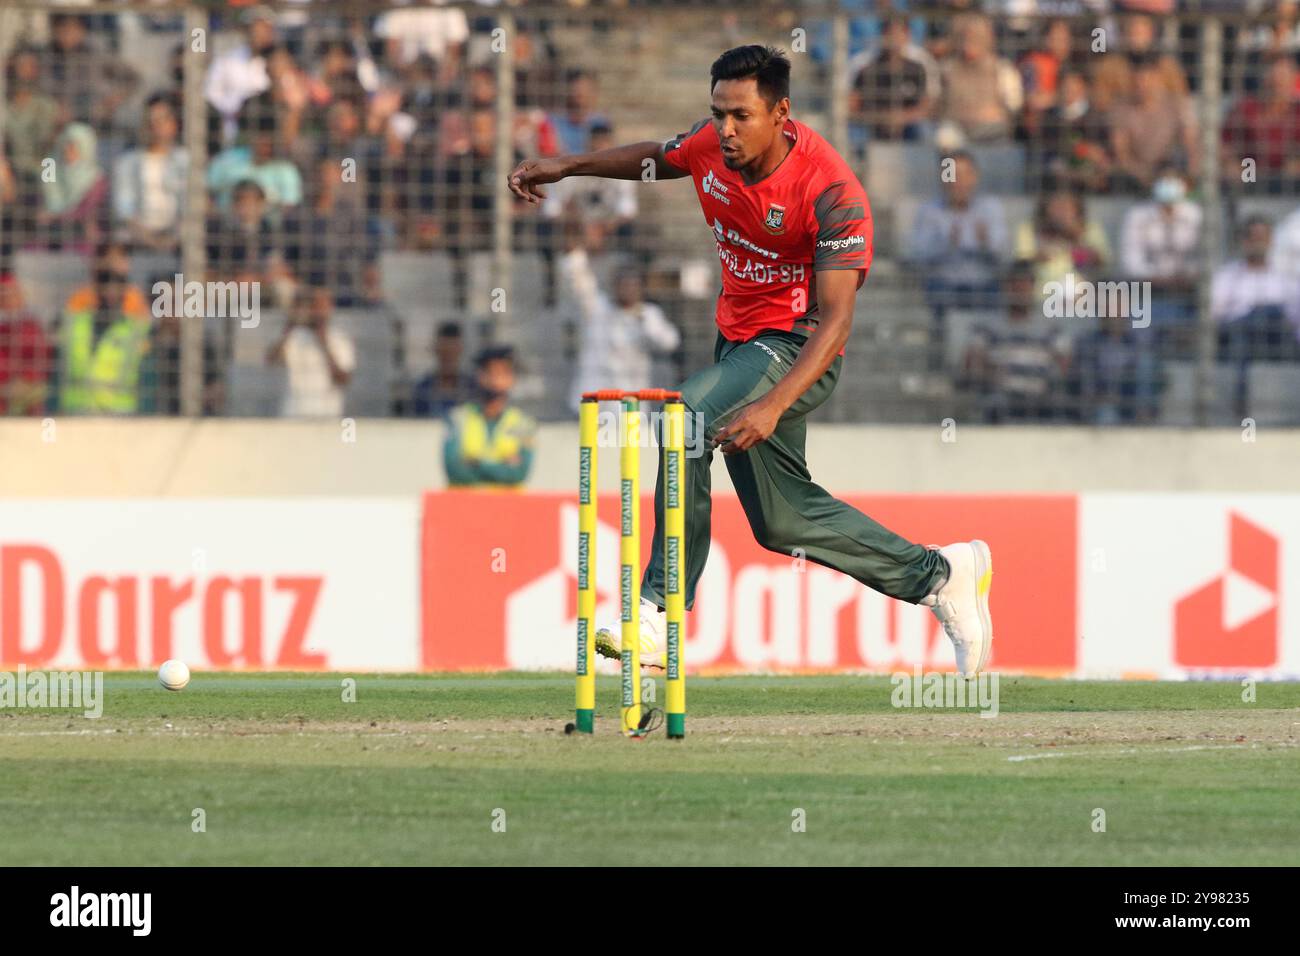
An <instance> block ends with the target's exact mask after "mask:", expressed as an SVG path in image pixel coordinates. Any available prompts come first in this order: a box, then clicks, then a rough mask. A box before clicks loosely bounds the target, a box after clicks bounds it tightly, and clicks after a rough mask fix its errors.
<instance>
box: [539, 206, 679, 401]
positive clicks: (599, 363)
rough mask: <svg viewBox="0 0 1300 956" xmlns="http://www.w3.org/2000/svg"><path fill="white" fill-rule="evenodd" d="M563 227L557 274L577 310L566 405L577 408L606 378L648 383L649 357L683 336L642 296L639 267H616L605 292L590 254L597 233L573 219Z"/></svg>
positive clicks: (629, 384) (624, 384)
mask: <svg viewBox="0 0 1300 956" xmlns="http://www.w3.org/2000/svg"><path fill="white" fill-rule="evenodd" d="M565 227H566V228H565V253H564V256H563V258H562V259H561V261H560V274H561V275H562V276H563V277H564V286H565V289H566V291H567V292H568V294H569V298H570V299H571V300H572V301H573V303H574V304H575V305H576V306H577V310H578V322H577V323H576V325H577V329H578V342H579V351H578V368H577V371H576V373H575V375H574V378H573V386H572V388H571V390H570V393H569V406H570V408H572V409H573V411H574V412H575V413H576V412H577V411H578V407H579V405H580V403H581V401H582V393H583V392H592V391H595V390H597V389H600V388H609V387H610V386H609V383H610V382H618V383H619V387H620V388H626V389H629V390H631V389H642V388H650V387H651V386H652V385H653V382H652V381H651V379H652V378H653V375H652V372H653V359H654V357H655V356H657V355H669V354H671V353H672V352H673V351H675V350H676V348H677V347H678V346H679V345H680V344H681V340H682V337H681V333H680V332H678V330H677V328H676V327H675V326H674V325H673V324H672V323H670V322H669V321H668V319H667V318H666V317H665V316H664V313H663V309H661V308H659V306H657V305H655V304H654V303H653V302H646V301H645V298H644V293H645V283H644V281H643V279H642V277H641V273H640V271H639V270H637V269H635V268H631V267H628V266H624V267H623V268H621V269H619V270H618V271H617V272H615V274H614V295H613V297H612V298H611V297H610V296H609V295H607V294H606V293H605V291H604V290H602V289H601V288H600V285H599V282H598V280H597V279H596V273H595V270H593V269H592V265H591V259H590V257H589V252H591V251H595V250H594V249H593V246H592V244H591V243H592V241H593V239H595V240H596V241H599V233H597V234H595V235H593V234H591V233H589V232H587V231H586V230H585V229H584V228H583V224H582V222H581V221H580V220H578V219H577V218H572V219H570V220H568V221H567V222H566V223H565ZM595 248H599V246H596V247H595Z"/></svg>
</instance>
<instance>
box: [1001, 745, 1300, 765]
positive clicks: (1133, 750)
mask: <svg viewBox="0 0 1300 956" xmlns="http://www.w3.org/2000/svg"><path fill="white" fill-rule="evenodd" d="M1259 746H1260V745H1259V744H1249V745H1247V744H1195V745H1193V746H1191V747H1128V748H1126V749H1124V750H1101V751H1096V750H1092V751H1089V750H1068V751H1064V752H1059V753H1046V754H1016V755H1015V756H1012V757H1008V758H1007V760H1008V761H1010V762H1011V763H1019V762H1020V761H1022V760H1048V759H1050V758H1053V757H1123V756H1126V755H1128V754H1151V753H1156V754H1176V753H1185V752H1187V751H1189V750H1255V749H1256V748H1258V747H1259ZM1264 746H1266V747H1294V746H1296V745H1295V744H1286V743H1277V744H1266V745H1264Z"/></svg>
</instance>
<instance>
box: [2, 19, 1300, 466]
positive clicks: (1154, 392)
mask: <svg viewBox="0 0 1300 956" xmlns="http://www.w3.org/2000/svg"><path fill="white" fill-rule="evenodd" d="M745 42H766V43H773V44H776V45H779V46H782V47H783V48H785V49H787V50H788V51H790V53H791V56H792V60H793V62H794V81H793V90H792V100H793V113H794V115H795V116H796V118H799V119H802V120H803V121H805V122H807V123H809V124H810V125H812V126H813V127H814V128H816V129H818V130H819V131H820V132H822V134H823V135H825V136H826V137H827V138H828V139H830V140H831V141H832V143H834V144H836V145H837V146H838V147H839V148H841V150H842V151H843V152H844V153H845V155H846V156H847V157H849V158H850V160H851V162H852V164H853V165H854V167H855V169H856V170H857V171H858V172H859V176H860V178H861V179H862V181H863V182H864V184H866V186H867V190H868V195H869V197H870V199H871V202H872V207H873V212H874V216H875V262H874V265H873V269H872V273H871V277H870V278H869V280H868V285H867V287H866V290H865V293H864V294H863V295H861V296H859V305H858V314H857V317H856V321H855V330H854V333H853V337H852V339H851V340H850V344H849V346H848V353H847V354H848V364H847V365H846V371H845V376H844V378H843V380H842V381H841V384H840V387H839V389H838V391H837V394H836V396H835V398H834V399H833V400H832V402H831V403H829V405H828V406H827V410H826V417H827V418H828V419H829V420H837V421H872V422H937V421H940V420H942V419H943V418H947V417H952V418H954V419H956V420H959V421H960V420H974V421H984V422H991V423H1002V422H1036V423H1048V422H1051V423H1056V422H1060V423H1078V424H1171V425H1195V424H1200V425H1206V424H1211V425H1212V424H1225V423H1228V422H1240V420H1241V419H1242V418H1244V417H1252V418H1254V419H1256V420H1258V421H1259V422H1261V423H1265V422H1267V423H1280V424H1297V423H1300V340H1298V338H1297V335H1298V333H1300V212H1298V211H1297V208H1298V207H1300V69H1298V67H1297V63H1298V62H1300V61H1298V59H1297V57H1298V56H1300V9H1298V8H1297V4H1296V3H1295V2H1290V0H1279V2H1270V3H1252V2H1249V0H1242V2H1233V3H1226V2H1217V3H1216V2H1174V0H1131V2H1124V0H1052V2H1048V0H989V2H981V0H929V2H925V0H894V2H886V0H843V2H840V3H833V2H831V3H809V4H798V3H789V2H787V3H781V4H775V3H771V4H764V3H759V4H752V5H748V6H747V7H746V8H745V9H744V11H743V12H742V11H738V10H721V9H716V8H710V7H708V6H705V5H696V4H691V3H681V2H679V3H662V2H661V3H656V2H631V0H629V2H626V3H599V2H591V3H569V4H565V3H560V2H556V3H550V4H534V3H531V2H529V3H520V4H472V3H466V4H440V3H426V2H412V3H405V4H403V3H384V2H378V0H373V2H372V0H349V2H344V3H329V4H323V3H322V4H316V3H311V2H308V0H301V2H286V3H280V4H278V5H276V6H251V5H249V4H246V3H216V4H204V5H202V6H196V7H194V8H191V9H188V10H178V9H174V8H167V9H162V8H159V7H156V6H155V5H153V4H150V3H148V2H145V0H139V2H137V3H130V2H128V3H112V4H108V3H104V4H98V5H95V4H91V5H86V6H80V5H72V4H59V5H57V6H53V5H46V6H45V7H44V8H43V7H42V6H41V5H39V4H36V3H32V4H29V5H26V6H24V5H22V4H21V3H19V4H17V5H15V6H7V7H6V8H5V9H4V10H0V58H2V60H3V64H4V69H3V89H2V91H0V104H2V105H0V414H8V415H35V416H44V415H53V414H117V415H179V414H188V415H227V416H241V415H242V416H250V415H252V416H271V415H285V416H313V417H334V418H339V417H343V416H360V415H366V416H416V417H445V418H447V419H448V420H449V421H450V422H451V423H452V424H453V425H454V426H455V427H454V429H453V430H452V434H451V436H450V438H449V441H450V442H451V443H452V445H454V452H455V453H454V454H453V453H452V452H449V455H451V457H449V459H448V461H449V465H448V473H449V475H452V474H453V473H454V472H455V469H461V470H460V471H459V472H455V473H459V474H461V475H463V476H464V477H465V480H466V482H469V481H471V480H487V479H484V477H483V475H478V476H477V477H475V475H474V474H473V473H472V471H473V468H475V467H479V466H480V465H481V464H482V462H481V461H480V460H479V459H476V458H475V456H474V455H473V454H470V453H468V452H467V453H464V454H462V451H463V449H464V448H468V447H470V446H474V443H475V442H479V443H480V444H482V443H483V442H486V443H487V444H488V445H489V446H495V445H502V447H504V448H505V452H503V453H502V454H501V455H499V456H498V459H495V460H498V464H499V466H500V468H502V469H505V470H504V471H502V472H501V473H500V474H501V476H503V477H502V479H501V480H502V481H503V482H504V483H511V482H510V480H509V479H510V478H511V476H512V475H514V473H515V472H514V471H511V470H510V469H512V468H514V469H518V468H520V467H522V468H523V470H524V471H526V469H527V463H526V460H525V459H526V457H527V455H526V448H527V444H528V441H527V436H528V434H529V432H530V429H531V427H532V422H533V421H534V420H536V419H544V420H545V419H564V418H568V417H572V416H573V415H574V410H575V408H576V399H577V396H578V394H579V393H580V392H581V391H583V390H585V389H589V388H598V387H622V388H641V387H648V386H651V385H655V386H672V385H674V384H675V383H676V382H678V381H680V379H681V378H683V377H684V376H685V375H686V374H689V372H690V371H692V370H694V369H696V368H698V367H700V366H701V365H703V364H706V363H708V362H709V361H710V360H711V352H712V341H713V334H714V329H713V319H712V316H713V301H714V297H715V296H716V292H717V288H718V273H717V268H718V267H717V258H716V255H715V254H714V252H713V250H712V239H711V234H710V231H709V230H708V229H707V228H706V227H705V225H704V224H703V223H702V222H701V220H700V218H699V212H698V208H697V207H696V205H695V202H694V195H693V192H692V191H691V190H690V189H689V187H688V186H686V185H684V184H678V185H674V184H662V185H655V184H645V183H630V182H604V181H598V180H588V179H575V180H570V181H566V182H564V183H562V184H558V185H557V186H555V187H552V189H551V190H550V194H549V196H548V198H547V201H546V202H545V203H544V204H543V205H542V206H541V207H540V208H533V207H522V206H520V205H518V204H517V203H515V202H514V201H513V199H512V198H511V197H510V196H509V194H508V193H507V192H506V191H505V190H504V189H503V188H502V183H503V182H504V178H505V173H506V172H507V171H508V170H509V169H510V168H511V167H513V165H514V164H515V163H516V162H517V161H518V160H519V159H520V158H523V157H524V156H529V155H556V154H560V153H566V152H577V151H583V150H588V149H596V148H600V147H602V146H606V145H613V144H616V143H619V142H626V141H632V140H640V139H666V138H668V137H670V136H672V135H674V134H676V133H678V132H680V131H682V130H684V129H688V128H689V127H690V126H691V125H692V124H693V123H694V122H695V121H697V120H698V119H700V118H702V117H704V116H705V115H706V114H707V112H708V82H707V81H708V66H709V63H710V62H711V61H712V59H713V58H714V57H715V56H716V55H717V53H719V52H721V51H722V50H723V49H726V48H727V47H730V46H733V45H736V44H738V43H745ZM196 281H197V282H199V283H206V284H208V285H206V286H204V287H203V290H202V291H201V293H200V299H202V298H203V295H204V294H207V295H208V297H209V299H210V295H211V289H212V288H213V287H214V286H213V284H223V285H221V288H230V289H242V290H249V289H255V290H256V296H255V298H253V300H252V302H251V304H252V305H253V309H252V311H251V312H249V313H247V314H241V315H239V316H234V315H231V314H230V313H229V312H225V311H222V312H221V314H216V313H214V311H213V308H212V302H211V301H207V302H205V303H204V305H203V307H202V308H199V309H198V310H197V311H195V312H189V313H187V312H185V310H183V309H182V310H181V314H177V310H176V309H175V308H174V306H176V305H178V304H180V303H181V302H182V301H183V300H185V299H186V298H187V297H188V295H189V293H188V291H187V288H188V287H187V284H188V283H192V282H196ZM226 283H235V284H237V285H235V286H225V285H224V284H226ZM160 290H161V291H160ZM245 298H247V296H246V297H245ZM232 301H234V300H233V299H232ZM458 409H459V411H458ZM449 447H451V446H449ZM474 447H477V446H474ZM520 449H524V450H525V453H522V454H521V452H520ZM479 457H480V458H481V456H479ZM453 459H456V460H455V463H453ZM461 459H465V460H466V461H468V462H469V464H464V462H462V461H461ZM462 466H463V467H462ZM484 467H486V466H484ZM494 467H496V466H495V465H494ZM464 469H470V470H468V471H466V470H464Z"/></svg>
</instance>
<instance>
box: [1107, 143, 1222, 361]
mask: <svg viewBox="0 0 1300 956" xmlns="http://www.w3.org/2000/svg"><path fill="white" fill-rule="evenodd" d="M1202 220H1203V215H1202V212H1201V207H1200V206H1199V205H1197V204H1196V203H1194V202H1192V201H1190V200H1189V199H1187V180H1186V179H1185V178H1184V177H1183V174H1182V172H1181V171H1180V170H1179V169H1178V167H1176V166H1166V167H1164V168H1163V169H1162V170H1161V171H1160V173H1159V175H1158V176H1157V177H1156V183H1155V186H1154V187H1153V189H1152V199H1151V201H1150V202H1144V203H1139V204H1138V205H1136V206H1134V207H1133V208H1132V209H1130V210H1129V211H1128V215H1126V216H1125V217H1124V225H1123V229H1122V232H1121V239H1120V257H1119V258H1120V268H1121V269H1122V270H1123V271H1124V272H1125V273H1126V274H1127V277H1128V278H1129V279H1135V280H1142V281H1147V282H1150V283H1151V302H1150V308H1151V314H1150V319H1151V324H1152V327H1153V328H1154V329H1155V331H1156V333H1157V336H1158V337H1159V339H1160V340H1161V343H1162V345H1166V346H1170V347H1171V348H1172V349H1173V350H1174V351H1178V352H1181V351H1184V350H1186V348H1188V347H1190V345H1191V332H1192V329H1191V326H1192V320H1193V318H1194V317H1195V294H1196V283H1197V279H1198V277H1199V275H1200V272H1201V268H1202V264H1201V258H1200V247H1201V223H1202Z"/></svg>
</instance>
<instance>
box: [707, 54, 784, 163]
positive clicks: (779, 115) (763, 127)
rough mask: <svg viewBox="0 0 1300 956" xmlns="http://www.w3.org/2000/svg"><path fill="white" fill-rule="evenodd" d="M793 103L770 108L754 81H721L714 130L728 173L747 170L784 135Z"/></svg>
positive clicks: (715, 89) (715, 92) (716, 89)
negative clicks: (734, 170) (784, 127)
mask: <svg viewBox="0 0 1300 956" xmlns="http://www.w3.org/2000/svg"><path fill="white" fill-rule="evenodd" d="M789 114H790V100H789V99H781V100H778V101H777V103H776V105H775V106H769V105H768V103H767V101H766V100H764V99H763V97H762V94H760V93H759V92H758V81H757V80H755V79H754V78H753V77H746V78H745V79H741V80H719V81H718V82H717V84H716V85H715V86H714V87H713V127H714V129H716V130H717V131H718V142H719V143H720V144H721V146H722V162H723V164H724V165H725V166H726V167H727V168H728V169H744V168H745V167H746V166H748V165H750V164H751V163H753V162H755V161H757V160H758V159H759V157H761V156H762V155H763V154H764V153H766V152H767V151H768V150H769V149H771V148H772V144H773V142H775V140H776V138H777V137H778V136H780V135H781V128H782V127H783V126H784V125H785V120H786V117H787V116H788V115H789Z"/></svg>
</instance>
